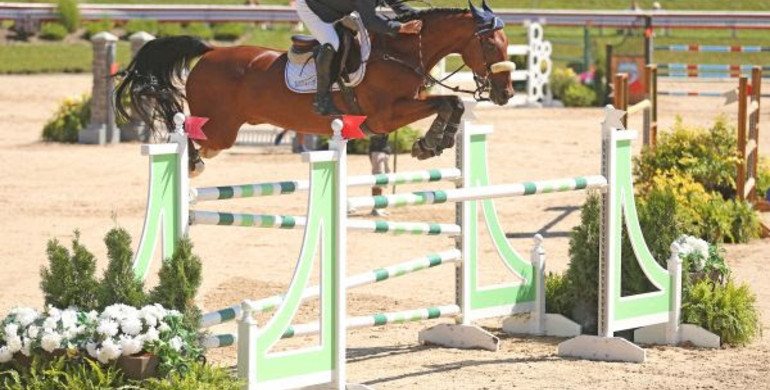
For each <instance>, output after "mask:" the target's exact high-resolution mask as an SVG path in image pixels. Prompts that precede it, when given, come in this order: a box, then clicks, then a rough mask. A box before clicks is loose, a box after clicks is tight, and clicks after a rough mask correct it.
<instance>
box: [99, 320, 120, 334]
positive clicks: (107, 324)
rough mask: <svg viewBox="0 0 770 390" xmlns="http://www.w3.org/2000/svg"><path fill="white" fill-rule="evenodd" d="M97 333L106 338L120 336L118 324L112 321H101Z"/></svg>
mask: <svg viewBox="0 0 770 390" xmlns="http://www.w3.org/2000/svg"><path fill="white" fill-rule="evenodd" d="M96 331H97V332H99V334H102V335H104V336H109V337H113V336H115V335H117V334H118V323H117V322H115V321H112V320H101V321H99V326H98V327H97V328H96Z"/></svg>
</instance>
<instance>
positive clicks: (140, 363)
mask: <svg viewBox="0 0 770 390" xmlns="http://www.w3.org/2000/svg"><path fill="white" fill-rule="evenodd" d="M117 366H118V368H119V369H120V370H121V371H122V372H123V375H124V376H125V377H126V378H127V379H134V380H144V379H147V378H152V377H155V376H156V374H157V368H158V357H157V356H155V355H152V354H149V353H145V354H140V355H133V356H121V357H119V358H118V362H117Z"/></svg>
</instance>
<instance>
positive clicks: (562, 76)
mask: <svg viewBox="0 0 770 390" xmlns="http://www.w3.org/2000/svg"><path fill="white" fill-rule="evenodd" d="M548 83H549V84H548V85H549V88H551V92H552V93H553V97H554V98H556V99H563V98H564V95H565V93H566V92H567V89H568V88H569V87H571V86H573V85H577V84H578V83H579V81H578V78H577V74H575V71H574V70H572V69H570V68H558V69H554V70H553V73H551V80H549V82H548Z"/></svg>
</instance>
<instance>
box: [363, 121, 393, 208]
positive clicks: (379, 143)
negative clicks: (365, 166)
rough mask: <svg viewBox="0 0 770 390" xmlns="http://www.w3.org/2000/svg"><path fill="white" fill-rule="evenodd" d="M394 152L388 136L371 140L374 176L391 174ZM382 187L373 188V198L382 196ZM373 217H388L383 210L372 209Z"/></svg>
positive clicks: (376, 136) (370, 149) (370, 155)
mask: <svg viewBox="0 0 770 390" xmlns="http://www.w3.org/2000/svg"><path fill="white" fill-rule="evenodd" d="M391 153H393V150H392V148H391V146H390V141H389V140H388V135H387V134H384V135H373V136H371V137H370V138H369V161H370V162H371V163H372V175H379V174H381V173H390V155H391ZM382 193H383V188H382V187H372V196H378V195H382ZM371 215H373V216H377V217H384V216H387V215H388V213H387V212H386V211H385V210H383V209H372V212H371Z"/></svg>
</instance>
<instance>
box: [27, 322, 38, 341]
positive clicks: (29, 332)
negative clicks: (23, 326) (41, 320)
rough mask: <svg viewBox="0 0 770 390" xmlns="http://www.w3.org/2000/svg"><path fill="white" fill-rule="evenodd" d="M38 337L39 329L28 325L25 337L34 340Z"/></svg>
mask: <svg viewBox="0 0 770 390" xmlns="http://www.w3.org/2000/svg"><path fill="white" fill-rule="evenodd" d="M39 335H40V327H39V326H35V325H30V326H29V328H27V336H29V337H30V338H33V339H36V338H37V336H39Z"/></svg>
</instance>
